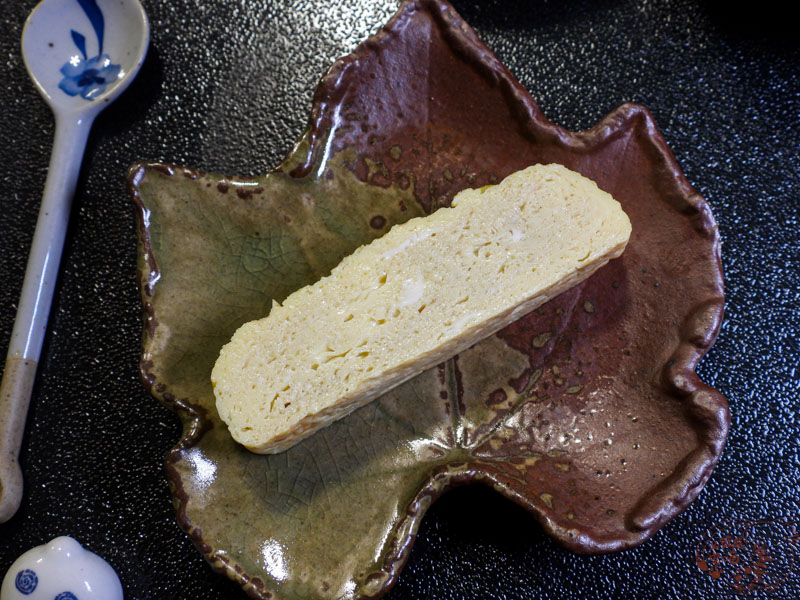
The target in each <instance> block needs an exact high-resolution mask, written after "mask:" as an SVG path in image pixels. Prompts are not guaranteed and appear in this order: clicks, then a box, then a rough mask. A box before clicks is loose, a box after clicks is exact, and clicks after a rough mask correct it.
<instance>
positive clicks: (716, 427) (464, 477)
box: [128, 0, 730, 599]
mask: <svg viewBox="0 0 800 600" xmlns="http://www.w3.org/2000/svg"><path fill="white" fill-rule="evenodd" d="M419 11H427V12H429V13H430V14H431V15H432V16H433V17H434V19H435V20H436V22H437V23H438V24H439V26H440V27H441V28H442V31H443V33H444V35H445V37H446V39H447V42H448V43H449V44H451V45H452V46H453V47H454V48H456V49H457V51H458V52H459V53H460V54H462V56H464V57H465V58H466V59H467V60H469V61H470V62H471V64H473V65H474V66H477V67H479V68H480V70H481V72H482V74H483V75H484V76H485V77H487V78H490V79H491V80H493V81H495V82H496V83H498V84H499V86H500V87H501V89H502V90H503V93H504V95H505V96H506V97H507V99H508V100H509V105H510V106H512V107H515V108H516V110H518V111H519V112H520V115H519V117H520V120H521V121H524V122H525V123H526V124H527V133H528V135H529V136H530V138H531V139H533V140H547V141H549V142H555V143H556V144H557V145H559V146H561V147H563V148H566V149H568V150H573V151H576V152H579V153H585V152H587V150H589V149H591V148H594V147H597V146H599V145H602V144H604V143H605V142H607V141H609V140H611V139H613V138H615V137H616V136H619V135H623V134H625V133H627V132H630V131H631V130H633V131H634V132H637V133H640V134H642V138H643V139H645V140H646V143H647V144H648V145H649V156H648V158H649V160H650V161H651V163H652V164H653V165H655V166H657V167H658V168H659V169H660V170H662V172H665V173H667V174H668V175H669V176H670V178H671V181H673V182H674V186H675V188H674V189H673V190H670V192H671V193H670V194H669V197H668V198H666V200H667V201H668V202H670V203H671V204H673V205H674V206H675V208H676V209H678V210H679V211H680V212H681V213H682V214H684V215H685V216H687V218H689V219H690V221H691V222H692V224H693V226H694V227H695V229H696V230H698V231H700V232H702V233H703V234H704V235H705V236H706V237H708V239H709V240H710V241H711V250H712V252H713V255H714V260H715V263H716V267H717V270H716V271H717V272H716V280H715V281H714V284H715V286H716V287H717V289H718V290H719V291H720V294H719V296H718V297H716V298H714V299H712V300H710V301H708V302H706V303H704V304H702V305H701V306H700V307H699V308H698V309H697V310H695V312H694V313H693V314H692V315H691V316H690V317H689V318H688V319H687V320H686V322H684V323H683V324H681V325H680V327H679V331H680V343H679V345H678V347H677V349H676V351H675V353H674V354H673V355H672V357H671V358H670V360H669V361H668V362H667V363H666V365H665V366H664V367H663V369H662V371H661V375H662V382H663V383H664V384H665V385H667V386H668V387H669V388H670V389H671V390H672V391H673V392H674V393H676V394H677V395H679V396H682V397H683V398H684V399H685V401H687V402H689V403H690V404H689V408H690V412H691V416H692V418H693V419H694V420H695V421H696V422H697V423H698V427H697V430H698V431H702V432H703V434H702V437H701V439H700V440H699V444H698V447H697V448H696V449H695V450H694V451H693V452H692V453H691V454H690V455H689V456H687V457H686V458H685V459H684V461H683V462H682V463H681V464H679V465H678V467H677V468H676V469H675V472H674V473H673V475H672V476H670V477H668V478H667V479H666V480H665V481H664V482H663V484H662V485H661V486H660V487H659V488H658V489H656V490H655V492H654V493H652V494H650V495H647V496H645V497H643V498H642V499H641V500H640V502H639V504H638V506H637V507H636V509H635V510H633V511H632V513H631V515H630V517H629V518H628V522H627V523H626V525H627V526H628V530H629V534H630V535H627V536H624V537H620V538H618V539H613V540H605V539H604V540H597V539H593V538H592V537H591V536H590V535H589V534H588V533H586V532H581V531H580V530H577V531H576V530H567V529H565V528H563V527H561V526H560V525H558V524H557V523H556V522H555V521H554V520H552V519H551V518H549V517H548V516H547V515H545V514H544V513H543V512H542V511H541V509H540V508H539V507H537V506H536V505H535V504H534V503H533V502H532V501H531V500H530V499H528V498H526V497H524V496H522V495H520V494H519V493H518V492H516V491H514V490H512V489H510V488H509V487H508V486H507V485H506V484H504V483H503V482H502V481H499V480H498V479H496V478H494V477H493V476H491V475H490V474H487V473H486V472H485V471H484V470H482V469H481V468H480V463H479V462H472V463H469V464H466V463H459V464H450V465H446V466H443V467H440V468H438V469H436V470H435V471H434V472H433V473H432V474H431V476H430V478H429V480H428V483H427V485H426V486H425V487H423V488H422V489H421V490H420V491H419V492H418V493H417V494H416V496H415V497H414V498H413V499H412V501H411V502H410V503H409V505H408V506H407V508H406V512H405V516H404V517H403V518H402V519H401V520H400V522H399V526H398V528H397V531H399V532H401V533H399V534H398V536H397V537H396V538H395V539H394V541H393V544H392V545H393V550H392V551H391V552H390V553H389V554H388V555H387V557H386V559H385V561H384V565H383V568H382V569H381V570H380V571H378V572H375V573H373V574H372V575H371V576H370V577H368V578H367V580H366V582H365V583H364V585H363V586H362V588H361V590H360V591H359V596H358V597H360V598H378V597H380V596H383V595H384V594H385V593H387V592H388V591H389V590H390V589H391V587H392V586H393V585H394V583H395V582H396V581H397V577H398V575H399V573H400V570H401V569H402V567H403V566H404V565H405V563H406V561H407V559H408V555H409V552H410V550H411V547H412V545H413V543H414V540H415V538H416V534H417V531H418V529H419V525H420V523H421V521H422V517H423V515H424V514H425V511H426V510H427V508H428V507H429V506H430V504H431V503H432V502H433V501H434V500H435V499H436V498H438V497H439V496H441V495H442V494H443V493H444V492H445V491H447V490H449V489H451V488H453V487H455V486H458V485H462V484H467V483H483V484H486V485H490V486H492V487H494V489H496V490H497V491H498V492H500V493H501V494H503V495H504V496H505V497H507V498H509V499H511V500H512V501H514V502H516V503H518V504H519V505H521V506H523V507H524V508H525V509H527V510H528V511H530V512H531V513H532V515H533V516H534V518H536V519H537V521H539V523H540V524H541V525H542V526H543V528H544V529H545V531H546V532H547V533H548V534H549V535H551V536H552V537H554V538H555V539H556V540H557V541H558V542H559V543H560V544H561V545H563V546H565V547H566V548H569V549H570V550H572V551H574V552H577V553H581V554H597V553H607V552H615V551H619V550H624V549H628V548H631V547H633V546H636V545H638V544H640V543H642V542H644V541H645V540H647V539H648V538H650V537H651V536H652V535H654V534H655V533H656V532H657V531H658V530H659V529H660V528H661V527H662V526H663V525H664V524H665V523H666V522H667V521H669V520H670V519H672V518H673V517H674V516H676V515H677V514H679V513H680V512H681V511H683V510H684V509H685V508H686V507H687V506H688V505H689V504H690V503H691V502H692V501H693V500H694V499H695V498H696V497H697V495H698V494H699V492H700V490H701V489H702V487H703V486H704V485H705V483H706V482H707V480H708V478H709V477H710V475H711V472H712V470H713V467H714V465H715V464H716V462H717V460H718V459H719V457H720V455H721V453H722V449H723V446H724V443H725V438H726V436H727V432H728V426H729V422H730V414H729V411H728V404H727V401H726V400H725V398H724V396H723V395H722V394H721V393H720V392H719V391H717V390H715V389H713V388H712V387H710V386H708V385H706V384H704V383H703V382H702V381H700V379H699V377H698V376H697V374H696V373H695V368H696V366H697V364H698V362H699V361H700V359H701V358H702V356H703V355H704V354H705V353H706V352H707V351H708V349H709V348H710V347H711V345H712V344H713V342H714V340H715V339H716V336H717V334H718V332H719V328H720V325H721V322H722V315H723V297H722V290H723V276H722V262H721V258H720V240H719V233H718V230H717V224H716V222H715V220H714V217H713V215H712V214H711V211H710V208H709V206H708V204H707V202H706V200H705V199H704V198H703V197H702V196H701V195H700V194H698V193H697V192H696V191H695V190H694V189H693V188H692V187H691V185H690V184H689V182H688V181H687V180H686V178H685V177H684V175H683V173H682V172H681V169H680V167H679V166H678V164H677V162H676V161H675V158H674V156H673V155H672V152H671V151H670V150H669V148H668V147H667V145H666V142H665V140H664V139H663V137H662V136H661V134H660V132H659V131H658V128H657V126H656V124H655V121H654V119H653V116H652V115H651V113H650V111H649V110H648V109H647V108H645V107H644V106H641V105H638V104H631V103H627V104H623V105H621V106H619V107H618V108H616V109H615V110H613V111H612V112H611V113H609V114H608V115H607V116H606V117H604V118H603V119H602V120H601V121H600V122H598V123H597V124H596V125H595V126H594V127H592V128H591V129H588V130H586V131H583V132H578V133H573V132H570V131H567V130H566V129H564V128H562V127H560V126H558V125H555V124H553V123H551V122H550V121H548V120H547V119H546V118H545V117H544V116H543V114H542V113H541V111H540V110H539V108H538V106H537V105H536V103H535V102H534V101H533V99H532V98H531V97H530V95H529V94H528V92H527V91H526V90H525V89H524V88H523V87H522V86H521V85H520V84H519V82H517V80H516V79H515V78H514V76H513V75H512V74H511V73H510V72H509V71H508V69H507V68H506V67H505V66H504V65H503V64H502V63H501V62H500V61H499V60H498V59H497V57H496V56H495V55H494V54H493V53H492V52H491V51H490V50H489V49H488V48H487V47H486V46H485V45H484V44H483V42H481V41H480V39H479V38H478V37H477V35H476V34H475V32H474V31H473V30H472V29H471V28H470V27H469V26H468V25H467V24H466V23H465V22H464V21H463V19H462V18H461V17H460V16H459V15H458V14H457V13H456V11H455V9H454V8H453V7H452V6H451V5H450V4H449V3H448V2H446V1H444V0H406V1H405V2H403V3H402V4H401V6H400V8H399V9H398V11H397V13H396V14H395V15H394V16H393V17H392V18H391V19H390V21H389V22H388V23H387V24H386V25H385V26H384V27H383V28H382V29H381V30H380V31H379V32H378V33H376V34H375V35H374V36H372V37H370V38H369V39H367V40H366V41H365V42H363V43H362V44H360V45H359V46H358V47H357V48H356V49H355V50H354V51H353V52H352V53H350V54H349V55H348V56H346V57H344V58H342V59H340V60H338V61H337V62H336V63H334V64H333V65H332V67H331V68H330V70H329V71H328V73H327V74H326V75H325V76H324V77H323V78H322V80H321V82H320V84H319V86H318V88H317V90H316V92H315V94H314V97H313V105H312V110H311V116H310V120H309V128H310V131H309V138H308V139H309V140H310V144H309V147H308V152H307V155H306V157H305V160H303V161H302V162H300V164H299V166H295V167H294V169H293V170H292V171H291V175H292V176H294V177H303V176H306V175H308V174H309V173H310V172H311V171H312V168H313V166H314V165H315V164H316V163H317V162H318V160H319V158H320V150H321V147H322V145H323V143H324V141H325V135H326V132H327V131H328V130H329V129H330V127H331V117H330V110H329V107H330V106H333V105H336V103H337V102H339V101H340V100H341V99H342V97H343V95H344V92H345V90H344V88H345V86H344V85H342V75H343V73H344V72H345V71H346V70H347V69H348V68H350V67H351V66H352V65H354V64H357V63H358V62H359V60H360V59H361V58H362V57H365V56H367V55H369V54H371V53H372V52H373V51H374V49H375V48H376V47H377V46H378V45H379V44H380V42H381V40H382V39H383V38H384V37H385V36H387V35H390V34H391V32H392V30H393V28H394V27H395V26H396V25H397V23H398V22H399V21H401V20H404V19H406V18H407V17H408V16H409V15H411V14H414V13H415V12H419ZM288 163H289V157H287V159H285V160H284V163H282V165H280V166H279V167H277V169H276V170H278V169H281V168H283V167H284V166H286V165H287V164H288ZM294 164H297V163H296V162H295V163H294ZM146 170H159V171H162V172H164V173H165V174H168V175H173V176H175V175H183V176H185V177H187V178H191V179H196V178H198V177H201V176H203V175H204V173H203V172H201V171H197V170H194V169H190V168H186V167H179V166H176V165H171V164H163V163H138V164H135V165H133V166H132V167H131V169H130V170H129V173H128V188H129V191H130V193H131V196H132V199H133V203H134V205H135V207H136V211H137V213H138V216H139V219H138V221H139V232H138V233H139V239H140V243H141V244H142V250H143V253H144V255H145V256H146V257H147V268H148V269H149V272H148V273H141V272H140V273H138V274H137V279H138V281H139V284H140V291H141V295H142V303H143V308H144V321H145V329H146V330H148V331H152V330H154V329H155V328H156V327H158V320H157V316H156V315H155V314H154V310H153V306H152V303H151V299H152V295H153V290H152V287H151V285H150V282H152V281H155V279H156V278H157V276H158V274H159V267H158V265H157V264H156V261H155V258H154V256H153V254H152V252H151V247H150V239H149V236H148V231H147V229H146V227H145V225H144V223H145V220H144V214H145V208H144V205H143V203H142V200H141V197H140V194H139V183H140V181H141V178H142V176H143V174H144V172H145V171H146ZM231 179H233V178H231ZM151 369H152V363H150V362H148V361H146V360H142V361H141V362H140V378H141V380H142V383H143V384H144V386H145V387H146V388H147V389H148V390H149V391H150V392H151V394H152V395H153V396H155V397H156V398H157V399H159V400H160V401H162V402H163V403H164V404H166V405H167V406H168V407H170V408H171V409H172V410H174V411H175V412H176V413H178V415H179V416H180V417H181V418H182V420H183V422H184V434H183V437H182V438H181V440H180V441H179V442H178V444H177V445H176V446H174V447H173V448H172V450H171V451H170V452H169V454H168V455H167V457H166V459H165V471H166V475H167V478H168V480H169V484H170V488H171V490H172V493H173V496H174V505H175V509H176V513H177V519H178V522H179V525H180V526H181V528H182V529H183V530H184V531H186V532H187V533H188V534H189V536H190V537H191V539H192V540H193V541H194V543H195V544H196V545H197V547H198V548H199V549H200V551H201V552H202V553H203V555H204V556H205V558H206V559H207V560H208V562H209V563H210V564H211V566H212V568H213V569H214V570H216V571H218V572H220V573H224V574H225V575H226V576H227V577H229V578H230V579H232V580H233V581H235V582H236V583H238V584H239V585H241V586H242V588H243V589H244V591H245V592H246V593H247V594H248V595H249V596H250V597H252V598H258V599H267V598H270V599H276V598H280V596H279V595H277V594H275V593H274V592H271V591H269V590H267V589H266V585H265V583H264V581H262V580H261V579H260V578H258V577H252V576H250V575H248V574H247V573H245V572H244V570H243V569H242V568H241V567H240V566H239V565H236V564H232V563H231V561H230V560H229V559H228V558H227V557H226V556H224V554H221V553H219V552H217V551H216V550H215V549H214V548H212V547H211V546H210V545H209V544H208V543H207V542H206V541H204V539H203V534H202V531H201V530H200V529H199V528H198V527H196V526H194V525H193V524H192V523H191V521H190V520H189V519H188V517H187V514H186V506H187V501H188V496H187V495H186V492H185V490H184V489H183V486H182V484H181V481H180V478H179V475H178V471H177V470H176V469H175V467H174V466H173V465H174V464H175V463H176V462H177V461H179V460H180V458H181V453H182V452H183V451H184V450H186V449H187V448H190V447H192V446H194V445H195V444H196V443H197V442H198V441H199V440H200V438H201V437H202V436H203V434H204V433H205V432H206V431H207V430H208V429H209V428H210V427H211V426H212V423H211V422H210V421H209V420H208V418H207V414H206V411H205V409H203V408H202V407H199V406H197V405H195V404H193V403H192V402H191V401H190V400H189V399H187V398H177V397H175V396H174V395H173V394H171V393H170V392H169V391H168V390H167V387H166V386H165V385H164V384H162V383H159V382H158V381H156V377H155V375H154V374H153V372H152V370H151Z"/></svg>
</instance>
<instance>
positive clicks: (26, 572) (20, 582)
mask: <svg viewBox="0 0 800 600" xmlns="http://www.w3.org/2000/svg"><path fill="white" fill-rule="evenodd" d="M14 585H15V586H16V588H17V589H18V590H19V591H20V593H21V594H24V595H25V596H27V595H28V594H32V593H33V590H35V589H36V586H37V585H39V578H38V577H37V576H36V572H35V571H31V570H30V569H23V570H22V571H20V572H19V573H17V577H16V578H15V579H14Z"/></svg>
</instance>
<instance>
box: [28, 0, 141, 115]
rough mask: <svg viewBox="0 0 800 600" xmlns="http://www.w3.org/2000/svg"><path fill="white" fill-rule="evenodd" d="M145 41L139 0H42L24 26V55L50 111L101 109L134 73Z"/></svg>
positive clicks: (116, 94)
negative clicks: (109, 0)
mask: <svg viewBox="0 0 800 600" xmlns="http://www.w3.org/2000/svg"><path fill="white" fill-rule="evenodd" d="M148 40H149V24H148V21H147V15H146V14H145V12H144V8H142V5H141V4H140V3H139V2H138V0H122V1H120V0H113V1H111V2H108V1H105V2H104V1H103V0H97V1H95V0H43V2H41V3H40V4H39V5H38V6H37V7H36V8H35V9H34V10H33V12H32V13H31V15H30V16H29V17H28V20H27V21H26V23H25V28H24V29H23V31H22V57H23V60H24V61H25V67H26V68H27V69H28V73H30V75H31V78H32V79H33V81H34V83H35V84H36V87H37V89H38V90H39V93H40V94H41V95H42V96H43V97H44V99H45V100H46V101H47V103H48V104H49V105H50V107H51V108H52V109H53V111H54V112H60V113H75V112H79V113H82V112H86V111H89V110H93V111H96V112H99V111H100V110H102V109H103V107H104V106H105V105H106V104H108V103H110V102H112V101H113V100H114V99H115V98H116V97H117V96H119V94H120V93H122V91H123V90H124V89H125V88H126V87H127V86H128V83H130V81H131V80H132V79H133V78H134V77H135V76H136V74H137V73H138V71H139V68H140V67H141V66H142V62H143V61H144V57H145V54H146V51H147V45H148Z"/></svg>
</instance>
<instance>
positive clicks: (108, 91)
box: [0, 0, 150, 523]
mask: <svg viewBox="0 0 800 600" xmlns="http://www.w3.org/2000/svg"><path fill="white" fill-rule="evenodd" d="M149 39H150V27H149V24H148V21H147V15H145V12H144V9H143V8H142V6H141V4H139V1H138V0H42V2H41V3H40V4H39V5H38V6H37V7H36V8H35V9H34V10H33V12H32V13H31V14H30V16H29V17H28V20H27V21H26V23H25V28H24V29H23V31H22V57H23V59H24V61H25V66H26V68H27V69H28V73H29V74H30V76H31V78H32V79H33V82H34V83H35V84H36V87H37V89H38V90H39V92H40V93H41V94H42V96H43V97H44V99H45V100H46V101H47V103H48V104H49V105H50V108H51V109H52V110H53V113H54V115H55V123H56V133H55V140H54V141H53V153H52V156H51V158H50V167H49V169H48V172H47V181H46V182H45V187H44V195H43V197H42V204H41V208H40V209H39V218H38V221H37V222H36V231H35V233H34V236H33V244H32V246H31V251H30V256H29V258H28V267H27V270H26V271H25V281H24V283H23V285H22V293H21V295H20V300H19V306H18V307H17V317H16V320H15V322H14V329H13V331H12V333H11V342H10V344H9V348H8V357H7V359H6V364H5V371H4V372H3V379H2V382H0V523H2V522H4V521H6V520H8V519H9V518H11V516H13V515H14V513H15V512H16V510H17V508H18V507H19V503H20V500H21V498H22V472H21V471H20V467H19V449H20V444H21V443H22V434H23V431H24V429H25V417H26V415H27V412H28V404H29V403H30V396H31V390H32V388H33V382H34V379H35V377H36V368H37V364H38V361H39V354H40V352H41V348H42V340H43V338H44V334H45V330H46V329H47V320H48V316H49V314H50V304H51V301H52V298H53V289H54V287H55V283H56V278H57V276H58V266H59V262H60V261H61V251H62V248H63V246H64V236H65V234H66V229H67V222H68V220H69V213H70V207H71V204H72V195H73V193H74V192H75V184H76V182H77V180H78V174H79V173H80V168H81V162H82V161H83V153H84V150H85V148H86V140H87V138H88V137H89V130H90V129H91V127H92V122H93V121H94V119H95V117H96V116H97V114H98V113H99V112H100V111H101V110H103V108H105V107H106V106H108V104H109V103H110V102H111V101H113V100H114V99H115V98H116V97H117V96H118V95H119V94H120V93H121V92H122V91H123V90H124V89H125V88H126V87H128V84H129V83H130V82H131V81H132V80H133V78H134V77H135V76H136V73H138V71H139V67H141V65H142V62H143V61H144V57H145V54H146V52H147V45H148V42H149Z"/></svg>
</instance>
